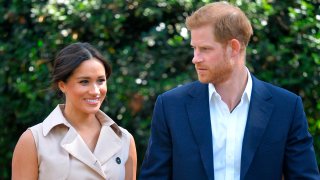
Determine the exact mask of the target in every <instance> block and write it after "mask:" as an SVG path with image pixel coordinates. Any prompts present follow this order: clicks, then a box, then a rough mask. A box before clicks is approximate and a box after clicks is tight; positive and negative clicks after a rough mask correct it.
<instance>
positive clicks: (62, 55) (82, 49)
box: [52, 42, 112, 89]
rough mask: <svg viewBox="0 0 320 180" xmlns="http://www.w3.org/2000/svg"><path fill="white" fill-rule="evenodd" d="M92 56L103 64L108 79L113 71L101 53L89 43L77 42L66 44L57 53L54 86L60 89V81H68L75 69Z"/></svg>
mask: <svg viewBox="0 0 320 180" xmlns="http://www.w3.org/2000/svg"><path fill="white" fill-rule="evenodd" d="M91 58H96V59H97V60H99V61H100V62H101V63H102V64H103V66H104V69H105V73H106V78H107V79H108V78H109V76H110V75H111V71H112V70H111V66H110V65H109V63H108V62H107V61H106V60H105V58H104V57H103V56H102V55H101V53H100V52H99V51H98V50H97V49H95V48H94V47H93V46H92V45H90V44H89V43H81V42H77V43H73V44H70V45H68V46H66V47H65V48H63V49H62V50H61V51H60V52H58V54H57V55H56V58H55V60H54V66H53V73H52V83H53V88H55V89H58V82H59V81H63V82H67V80H68V79H69V77H70V76H71V75H72V74H73V72H74V70H75V69H76V68H77V67H78V66H79V65H80V64H81V63H82V62H83V61H86V60H89V59H91Z"/></svg>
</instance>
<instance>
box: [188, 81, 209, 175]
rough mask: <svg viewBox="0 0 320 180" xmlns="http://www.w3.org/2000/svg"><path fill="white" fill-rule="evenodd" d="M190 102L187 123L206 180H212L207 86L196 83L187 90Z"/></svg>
mask: <svg viewBox="0 0 320 180" xmlns="http://www.w3.org/2000/svg"><path fill="white" fill-rule="evenodd" d="M189 95H190V96H191V98H190V101H189V102H188V103H187V104H186V107H187V112H188V116H189V123H190V126H191V129H192V131H193V135H194V137H195V140H196V142H197V144H198V146H199V149H200V156H201V160H202V163H203V166H204V169H205V171H206V173H207V176H208V179H212V180H213V179H214V175H213V154H212V133H211V122H210V111H209V101H208V99H209V93H208V84H201V83H200V82H196V83H195V84H193V86H192V87H191V88H190V90H189Z"/></svg>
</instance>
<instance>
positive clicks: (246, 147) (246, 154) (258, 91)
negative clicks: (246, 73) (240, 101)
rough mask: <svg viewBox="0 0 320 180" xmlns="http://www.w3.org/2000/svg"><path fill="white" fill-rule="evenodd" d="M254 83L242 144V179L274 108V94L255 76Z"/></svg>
mask: <svg viewBox="0 0 320 180" xmlns="http://www.w3.org/2000/svg"><path fill="white" fill-rule="evenodd" d="M252 83H253V84H252V85H253V86H252V94H251V102H250V107H249V113H248V119H247V124H246V128H245V133H244V137H243V144H242V155H241V173H240V174H241V175H240V176H241V178H240V179H244V178H245V175H246V173H247V171H248V169H249V167H250V164H251V162H252V159H253V157H254V155H255V152H256V150H257V148H258V146H259V144H260V141H261V139H262V136H263V133H264V131H265V128H266V127H267V124H268V122H269V119H270V116H271V113H272V110H273V104H271V103H269V102H268V100H270V99H271V98H272V96H271V94H270V92H269V91H268V90H267V89H266V88H265V86H264V84H263V83H262V82H261V81H259V80H258V79H256V78H255V77H254V76H252Z"/></svg>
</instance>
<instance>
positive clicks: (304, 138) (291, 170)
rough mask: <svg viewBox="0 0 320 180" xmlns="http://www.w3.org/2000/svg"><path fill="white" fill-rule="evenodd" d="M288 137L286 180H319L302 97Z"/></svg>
mask: <svg viewBox="0 0 320 180" xmlns="http://www.w3.org/2000/svg"><path fill="white" fill-rule="evenodd" d="M288 135H289V136H288V139H287V145H286V151H285V157H284V158H285V159H284V176H285V179H310V180H311V179H314V180H316V179H317V180H319V179H320V176H319V170H318V167H317V162H316V158H315V152H314V148H313V140H312V137H311V135H310V133H309V132H308V123H307V119H306V115H305V113H304V110H303V105H302V101H301V98H300V97H298V98H297V100H296V106H295V111H294V114H293V122H292V124H291V127H290V132H289V134H288Z"/></svg>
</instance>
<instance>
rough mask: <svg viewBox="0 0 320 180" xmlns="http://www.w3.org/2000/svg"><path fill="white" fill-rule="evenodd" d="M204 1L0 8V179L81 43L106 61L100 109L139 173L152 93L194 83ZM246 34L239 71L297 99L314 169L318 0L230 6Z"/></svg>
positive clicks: (1, 0) (25, 0)
mask: <svg viewBox="0 0 320 180" xmlns="http://www.w3.org/2000/svg"><path fill="white" fill-rule="evenodd" d="M208 2H209V0H82V1H80V0H0V14H1V15H0V57H1V59H0V93H1V96H0V104H1V108H0V114H1V115H0V179H10V173H11V158H12V152H13V149H14V146H15V144H16V142H17V140H18V138H19V136H20V135H21V133H22V132H23V131H25V130H26V128H27V127H29V126H32V125H34V124H36V123H39V122H41V121H43V120H44V118H45V117H46V116H47V115H48V114H49V112H50V111H51V110H53V108H54V107H55V106H56V104H57V103H62V102H63V101H62V99H59V98H57V96H56V93H55V92H54V91H52V90H50V88H49V87H50V78H51V75H50V73H51V70H52V60H53V58H54V56H55V54H56V53H57V51H58V50H60V49H61V48H62V47H64V46H66V45H68V44H70V43H72V42H76V41H81V42H89V43H91V44H93V45H94V46H95V47H97V48H98V49H99V50H100V51H101V52H102V53H103V54H104V55H105V56H106V57H107V58H108V59H109V61H110V62H111V64H112V66H113V74H112V76H111V78H110V80H109V81H108V97H107V101H106V103H105V104H104V105H103V107H102V110H104V111H105V112H106V113H107V114H109V115H110V116H111V117H112V118H113V119H114V120H115V121H116V122H117V123H118V124H120V125H121V126H123V127H125V128H127V129H128V130H129V131H130V132H131V133H132V134H133V136H134V137H135V140H136V145H137V151H138V160H139V162H138V164H139V166H140V164H141V162H142V159H143V156H144V152H145V148H146V145H147V143H148V137H149V130H150V121H151V115H152V111H153V104H154V102H155V99H156V97H157V95H158V94H160V93H162V92H164V91H166V90H169V89H171V88H174V87H176V86H178V85H181V84H184V83H187V82H191V81H193V80H196V79H197V78H196V74H195V70H194V67H193V65H192V63H191V59H192V49H191V48H190V45H189V41H190V37H189V34H188V32H187V30H186V28H185V25H184V20H185V17H186V16H187V15H189V14H190V13H192V12H193V11H195V10H196V9H197V8H198V7H200V6H202V5H204V4H205V3H208ZM230 2H232V3H234V4H236V5H238V6H239V7H240V8H241V9H243V10H244V11H245V12H246V14H247V15H248V17H249V19H250V20H251V22H252V25H253V27H254V36H253V37H252V39H251V42H250V45H249V48H248V53H247V64H248V67H249V69H250V71H251V72H253V73H254V74H255V75H256V76H257V77H259V78H261V79H263V80H265V81H268V82H271V83H273V84H276V85H278V86H281V87H284V88H286V89H288V90H290V91H293V92H295V93H296V94H298V95H300V96H301V97H302V99H303V102H304V106H305V112H306V115H307V117H308V121H309V129H310V132H311V133H312V135H313V137H314V145H315V149H316V153H317V159H318V164H319V162H320V101H319V100H320V98H319V96H320V86H319V83H320V78H319V77H320V55H319V54H320V53H319V52H320V8H319V7H320V1H319V0H308V1H307V0H305V1H304V0H290V1H280V0H279V1H277V0H256V1H250V0H242V1H241V0H232V1H230Z"/></svg>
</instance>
